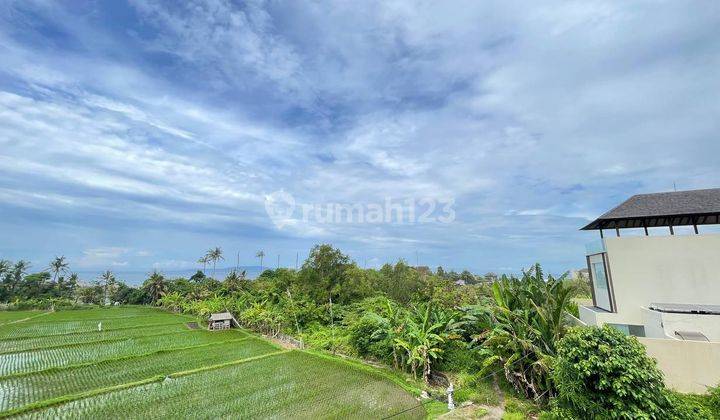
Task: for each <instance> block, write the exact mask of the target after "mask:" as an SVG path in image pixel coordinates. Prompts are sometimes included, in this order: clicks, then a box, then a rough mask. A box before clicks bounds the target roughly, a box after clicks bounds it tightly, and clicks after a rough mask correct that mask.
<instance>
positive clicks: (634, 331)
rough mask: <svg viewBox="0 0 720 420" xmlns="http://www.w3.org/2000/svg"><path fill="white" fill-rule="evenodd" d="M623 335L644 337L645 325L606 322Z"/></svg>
mask: <svg viewBox="0 0 720 420" xmlns="http://www.w3.org/2000/svg"><path fill="white" fill-rule="evenodd" d="M607 325H609V326H611V327H613V328H615V329H617V330H619V331H620V332H622V333H623V334H625V335H632V336H635V337H645V327H644V326H642V325H628V324H607Z"/></svg>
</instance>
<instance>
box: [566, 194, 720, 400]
mask: <svg viewBox="0 0 720 420" xmlns="http://www.w3.org/2000/svg"><path fill="white" fill-rule="evenodd" d="M706 225H720V188H716V189H707V190H695V191H678V192H668V193H657V194H641V195H635V196H633V197H630V198H629V199H628V200H626V201H625V202H623V203H622V204H620V205H619V206H617V207H615V208H614V209H612V210H610V211H608V212H607V213H605V214H603V215H602V216H600V217H599V218H598V219H596V220H595V221H593V222H592V223H590V224H588V225H587V226H585V227H584V228H582V229H583V230H598V231H599V232H600V240H599V241H596V242H594V243H592V244H589V245H587V250H586V251H587V252H586V258H587V266H588V270H589V273H590V281H591V283H592V287H591V289H592V294H593V304H592V306H581V307H580V320H581V321H582V322H583V323H584V324H586V325H603V324H608V325H611V326H613V327H615V328H618V329H620V330H621V331H623V332H625V333H626V334H629V335H633V336H636V337H638V339H639V340H640V341H641V342H642V343H643V344H644V345H645V346H646V347H647V350H648V354H650V355H651V356H653V357H655V359H656V360H657V361H658V366H659V367H660V368H661V369H662V370H663V371H664V373H665V379H666V382H667V384H668V385H669V386H670V387H673V388H675V389H677V390H679V391H685V392H704V391H705V390H706V387H707V386H714V385H717V384H718V383H719V382H720V265H719V263H720V233H709V232H705V231H704V230H705V229H707V228H708V227H707V226H706ZM659 228H661V229H659ZM658 230H661V231H662V233H661V234H660V235H658ZM681 230H684V231H686V232H685V234H680V233H681V232H680V231H681ZM631 232H632V233H634V234H635V235H632V236H631V235H627V234H630V233H631ZM608 233H610V235H608ZM621 233H623V234H625V235H621Z"/></svg>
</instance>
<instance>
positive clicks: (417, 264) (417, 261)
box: [415, 250, 420, 268]
mask: <svg viewBox="0 0 720 420" xmlns="http://www.w3.org/2000/svg"><path fill="white" fill-rule="evenodd" d="M418 267H420V257H419V256H418V252H417V250H416V251H415V268H418Z"/></svg>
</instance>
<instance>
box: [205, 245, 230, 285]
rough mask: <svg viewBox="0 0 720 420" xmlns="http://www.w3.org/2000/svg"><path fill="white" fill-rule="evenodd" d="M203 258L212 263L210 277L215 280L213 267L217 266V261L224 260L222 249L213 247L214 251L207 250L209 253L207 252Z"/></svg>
mask: <svg viewBox="0 0 720 420" xmlns="http://www.w3.org/2000/svg"><path fill="white" fill-rule="evenodd" d="M205 258H206V259H207V260H208V261H212V263H213V275H212V277H213V278H215V265H216V264H217V262H218V261H220V260H224V259H225V257H223V251H222V248H220V247H215V248H214V249H211V250H209V251H208V252H207V254H205Z"/></svg>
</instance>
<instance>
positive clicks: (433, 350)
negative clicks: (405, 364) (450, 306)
mask: <svg viewBox="0 0 720 420" xmlns="http://www.w3.org/2000/svg"><path fill="white" fill-rule="evenodd" d="M439 318H440V316H438V315H436V314H435V312H434V309H433V305H432V304H431V303H428V304H423V305H418V306H414V307H413V308H412V310H411V311H410V312H409V313H408V317H407V318H406V326H407V329H406V333H405V337H406V338H405V339H404V340H403V339H400V341H401V343H403V347H405V349H406V350H408V356H409V359H410V362H411V364H412V370H413V375H415V374H416V371H415V370H416V366H418V365H420V366H422V369H423V371H422V378H423V381H424V382H425V383H426V384H427V383H428V382H429V380H430V366H431V362H432V360H435V359H437V358H438V356H439V354H440V353H441V352H442V349H441V348H440V345H441V344H442V343H443V342H444V341H445V338H444V337H443V336H442V334H444V333H445V327H446V325H445V324H444V323H443V322H441V321H440V319H439Z"/></svg>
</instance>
